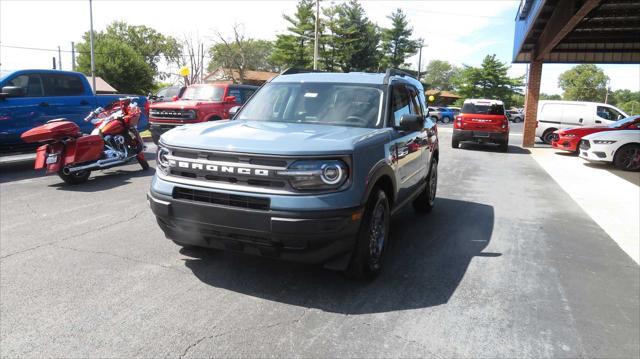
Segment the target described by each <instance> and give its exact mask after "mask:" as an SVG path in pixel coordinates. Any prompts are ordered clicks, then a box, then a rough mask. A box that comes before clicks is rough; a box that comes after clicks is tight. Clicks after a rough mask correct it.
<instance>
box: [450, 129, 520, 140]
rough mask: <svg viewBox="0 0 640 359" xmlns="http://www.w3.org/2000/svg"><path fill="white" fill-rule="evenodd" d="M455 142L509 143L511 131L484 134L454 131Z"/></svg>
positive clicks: (482, 132)
mask: <svg viewBox="0 0 640 359" xmlns="http://www.w3.org/2000/svg"><path fill="white" fill-rule="evenodd" d="M453 140H454V141H460V142H462V141H473V142H480V143H483V142H490V143H508V142H509V131H506V132H484V131H472V130H459V129H453Z"/></svg>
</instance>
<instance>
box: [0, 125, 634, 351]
mask: <svg viewBox="0 0 640 359" xmlns="http://www.w3.org/2000/svg"><path fill="white" fill-rule="evenodd" d="M444 127H446V126H444ZM519 129H521V124H518V125H514V129H513V131H512V134H513V135H512V137H511V143H512V144H514V145H512V146H510V148H509V151H508V153H506V154H505V153H500V152H498V151H497V150H494V149H493V148H490V147H483V146H478V145H469V144H466V145H464V146H463V148H462V149H458V150H453V149H451V146H450V132H448V131H447V130H446V129H443V130H442V131H441V136H440V140H441V151H442V153H441V160H440V171H439V172H440V178H439V187H438V199H437V205H436V208H435V209H434V212H433V213H431V214H430V215H426V216H423V215H417V214H415V213H414V212H413V211H412V210H411V209H405V210H404V211H403V212H401V213H400V214H399V215H398V216H396V218H395V219H394V220H393V227H392V237H391V241H392V242H391V244H390V245H391V247H390V251H389V252H388V253H387V257H386V260H387V263H386V265H385V269H384V271H383V273H382V274H381V275H380V277H379V278H377V279H376V280H375V281H374V282H371V283H367V282H357V281H351V280H347V279H345V278H343V277H342V276H341V275H339V274H337V273H334V272H330V271H326V270H323V269H321V268H317V267H313V266H302V265H298V264H291V263H283V262H276V261H271V260H267V259H259V258H254V257H247V256H243V255H239V254H233V253H223V252H217V251H213V250H205V249H199V250H181V249H180V247H178V246H176V245H175V244H173V243H172V242H171V241H169V240H166V239H165V238H164V236H163V234H162V232H161V231H160V229H159V228H158V226H157V225H156V223H155V219H154V217H153V215H152V214H151V212H150V210H149V208H148V206H147V203H146V199H145V193H146V191H147V189H148V187H149V181H150V179H151V176H152V174H153V171H148V172H141V171H140V170H139V166H137V165H131V166H128V167H121V168H119V169H114V170H107V171H104V173H102V174H100V173H98V174H97V175H96V176H95V177H94V178H92V179H91V180H90V181H89V182H87V183H86V184H82V185H78V186H72V187H70V186H66V185H63V184H62V182H61V180H60V179H59V178H58V177H57V176H49V177H43V176H42V173H40V172H36V171H33V170H31V163H29V162H28V161H26V162H17V163H5V164H3V165H2V166H1V167H0V201H1V203H0V213H1V218H0V220H1V222H2V227H1V229H2V232H1V242H0V244H1V248H0V255H1V259H0V305H1V307H0V314H1V319H2V320H1V321H0V347H1V352H0V354H1V356H2V357H18V356H29V357H43V356H45V357H89V356H92V357H131V356H141V357H160V356H162V357H166V356H169V357H203V356H211V357H222V356H224V357H239V356H250V357H264V356H266V355H272V356H276V357H336V356H339V357H362V356H368V357H390V356H393V357H398V356H401V357H408V356H421V357H426V356H429V357H635V356H637V355H638V352H639V350H640V339H639V338H640V331H639V328H640V319H639V318H640V312H639V308H640V304H639V297H640V282H639V281H640V269H639V266H638V265H637V264H636V262H634V261H633V260H632V259H631V258H630V257H629V256H628V255H627V254H626V253H625V252H624V251H623V250H621V249H620V247H619V246H618V244H616V242H615V241H614V240H612V239H611V237H610V236H609V235H608V234H607V233H606V232H605V231H604V230H603V229H602V228H601V227H600V226H599V225H598V224H597V223H596V222H594V221H593V220H592V219H591V217H590V216H589V215H588V214H587V213H585V211H584V210H583V209H581V207H580V206H579V205H578V204H577V203H576V202H575V201H574V200H573V199H572V198H571V197H570V196H569V195H568V194H567V193H566V192H565V191H564V190H563V189H562V188H561V187H560V186H559V185H558V184H557V183H556V181H554V179H552V177H550V176H549V174H547V172H546V171H545V170H544V169H543V168H542V167H541V166H540V165H539V164H538V162H536V160H534V159H533V158H532V156H531V155H530V152H529V150H527V149H523V148H521V147H519V146H517V145H515V144H519V143H521V137H520V136H519V135H518V132H521V131H520V130H519ZM149 151H153V148H149ZM149 156H150V157H151V156H153V155H152V154H151V153H150V154H149ZM151 163H152V166H153V162H151Z"/></svg>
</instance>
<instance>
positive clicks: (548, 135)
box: [540, 128, 556, 145]
mask: <svg viewBox="0 0 640 359" xmlns="http://www.w3.org/2000/svg"><path fill="white" fill-rule="evenodd" d="M555 130H556V129H555V128H550V129H548V130H546V131H544V133H543V134H542V137H541V138H540V139H541V140H542V142H544V143H546V144H548V145H550V144H551V137H552V136H553V131H555Z"/></svg>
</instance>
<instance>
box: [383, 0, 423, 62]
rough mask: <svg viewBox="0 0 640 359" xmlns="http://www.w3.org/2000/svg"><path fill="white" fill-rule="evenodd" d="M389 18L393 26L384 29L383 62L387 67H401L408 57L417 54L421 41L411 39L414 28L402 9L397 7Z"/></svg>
mask: <svg viewBox="0 0 640 359" xmlns="http://www.w3.org/2000/svg"><path fill="white" fill-rule="evenodd" d="M387 19H389V20H391V27H390V28H388V29H383V30H382V52H383V62H382V64H383V66H385V67H394V68H400V67H401V66H402V65H404V62H405V60H406V58H407V57H409V56H412V55H415V53H416V52H417V50H418V46H419V43H418V41H416V40H411V35H412V34H413V29H412V28H411V27H410V26H409V22H408V21H407V15H405V14H404V13H403V12H402V10H401V9H396V11H395V12H393V13H392V14H391V15H389V16H387Z"/></svg>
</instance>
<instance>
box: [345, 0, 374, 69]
mask: <svg viewBox="0 0 640 359" xmlns="http://www.w3.org/2000/svg"><path fill="white" fill-rule="evenodd" d="M337 13H338V18H337V21H336V41H335V46H336V48H337V51H336V53H337V60H338V61H337V62H338V63H339V64H340V68H341V69H342V71H344V72H349V71H377V70H378V69H379V67H380V56H379V55H380V53H379V51H378V46H379V44H380V30H379V29H378V27H377V26H376V25H375V24H374V23H373V22H371V21H370V20H369V18H367V16H366V14H365V12H364V9H363V8H362V5H360V3H358V1H356V0H350V1H349V2H346V3H344V4H341V5H338V7H337Z"/></svg>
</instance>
